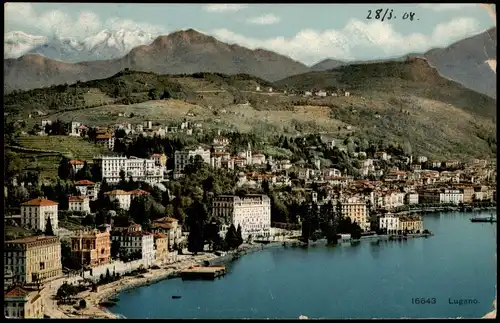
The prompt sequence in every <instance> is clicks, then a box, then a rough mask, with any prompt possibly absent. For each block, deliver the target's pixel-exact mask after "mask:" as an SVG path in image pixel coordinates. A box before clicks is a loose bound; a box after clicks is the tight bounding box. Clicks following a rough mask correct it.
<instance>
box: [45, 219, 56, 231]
mask: <svg viewBox="0 0 500 323" xmlns="http://www.w3.org/2000/svg"><path fill="white" fill-rule="evenodd" d="M45 235H46V236H55V234H54V230H53V229H52V223H51V221H50V216H49V217H48V218H47V223H46V224H45Z"/></svg>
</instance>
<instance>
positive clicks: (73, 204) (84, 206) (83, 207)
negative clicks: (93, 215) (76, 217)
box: [68, 195, 90, 213]
mask: <svg viewBox="0 0 500 323" xmlns="http://www.w3.org/2000/svg"><path fill="white" fill-rule="evenodd" d="M68 209H69V210H70V211H74V212H82V213H90V199H89V197H88V196H85V195H80V196H70V197H69V198H68Z"/></svg>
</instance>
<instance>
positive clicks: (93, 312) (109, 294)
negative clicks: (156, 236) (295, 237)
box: [74, 240, 286, 319]
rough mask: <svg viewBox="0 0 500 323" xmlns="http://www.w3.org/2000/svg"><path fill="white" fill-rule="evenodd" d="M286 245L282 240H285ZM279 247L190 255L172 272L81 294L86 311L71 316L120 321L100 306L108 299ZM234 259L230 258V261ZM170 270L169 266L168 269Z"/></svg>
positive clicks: (274, 244) (128, 279)
mask: <svg viewBox="0 0 500 323" xmlns="http://www.w3.org/2000/svg"><path fill="white" fill-rule="evenodd" d="M285 241H286V240H285ZM282 244H283V241H280V242H271V243H269V244H265V245H258V246H248V247H244V248H243V249H241V250H238V251H235V252H228V253H227V254H226V255H224V256H217V255H215V254H213V253H203V254H198V255H197V256H194V255H189V257H188V258H186V260H184V261H181V262H180V263H178V264H177V265H176V268H175V269H174V268H169V269H165V268H163V269H156V270H155V269H153V270H150V271H149V272H148V273H146V274H144V275H143V276H144V277H124V278H121V279H120V280H119V281H116V282H113V283H110V284H107V285H102V286H99V290H98V292H97V293H95V292H94V293H91V292H88V291H87V292H84V293H82V294H83V295H85V294H86V295H85V296H83V295H82V296H83V297H82V298H84V299H85V300H86V301H87V308H86V309H84V310H83V311H82V313H79V314H77V315H75V316H74V317H75V318H84V317H91V318H97V317H100V318H108V319H120V318H126V317H124V316H123V315H120V314H116V313H113V312H111V310H110V307H108V306H104V305H103V303H105V302H109V301H110V300H111V299H113V298H116V296H117V295H118V294H120V293H121V292H124V291H127V290H131V289H135V288H140V287H144V286H148V285H152V284H155V283H158V282H160V281H164V280H167V279H174V278H178V277H179V273H180V272H181V271H182V270H184V269H187V268H189V267H191V266H203V265H204V264H205V262H206V261H208V262H209V265H210V266H213V265H216V264H218V265H226V264H229V263H231V262H232V261H234V260H236V259H237V258H239V257H242V256H244V255H247V254H249V253H253V252H258V251H260V250H264V249H269V248H274V247H278V246H281V245H282ZM235 256H236V257H237V258H234V257H235ZM169 267H172V266H169Z"/></svg>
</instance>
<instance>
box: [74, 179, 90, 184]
mask: <svg viewBox="0 0 500 323" xmlns="http://www.w3.org/2000/svg"><path fill="white" fill-rule="evenodd" d="M75 185H95V183H94V182H92V181H89V180H86V179H83V180H81V181H77V182H75Z"/></svg>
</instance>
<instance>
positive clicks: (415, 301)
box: [411, 297, 436, 305]
mask: <svg viewBox="0 0 500 323" xmlns="http://www.w3.org/2000/svg"><path fill="white" fill-rule="evenodd" d="M411 303H412V304H419V305H420V304H436V299H435V298H424V297H420V298H412V299H411Z"/></svg>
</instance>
